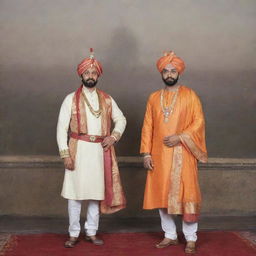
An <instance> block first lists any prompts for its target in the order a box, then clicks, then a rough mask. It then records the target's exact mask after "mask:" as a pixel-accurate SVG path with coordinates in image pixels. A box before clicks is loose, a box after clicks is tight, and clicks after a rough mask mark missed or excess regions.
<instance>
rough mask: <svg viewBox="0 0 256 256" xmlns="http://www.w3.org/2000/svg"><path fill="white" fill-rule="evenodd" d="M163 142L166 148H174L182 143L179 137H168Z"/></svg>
mask: <svg viewBox="0 0 256 256" xmlns="http://www.w3.org/2000/svg"><path fill="white" fill-rule="evenodd" d="M163 142H164V145H165V146H167V147H173V146H176V145H177V144H179V143H180V137H179V136H178V135H171V136H166V137H164V140H163Z"/></svg>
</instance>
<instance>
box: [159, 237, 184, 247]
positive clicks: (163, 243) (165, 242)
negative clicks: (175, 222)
mask: <svg viewBox="0 0 256 256" xmlns="http://www.w3.org/2000/svg"><path fill="white" fill-rule="evenodd" d="M178 243H179V241H178V239H175V240H172V239H170V238H166V237H165V238H164V239H163V240H162V241H161V242H160V243H159V244H156V248H158V249H160V248H165V247H167V246H169V245H176V244H178Z"/></svg>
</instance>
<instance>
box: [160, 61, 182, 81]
mask: <svg viewBox="0 0 256 256" xmlns="http://www.w3.org/2000/svg"><path fill="white" fill-rule="evenodd" d="M162 79H163V81H164V83H165V84H166V85H167V86H173V85H175V84H176V83H177V82H178V80H179V72H178V71H177V70H176V68H175V67H174V66H172V65H171V64H168V65H166V66H165V68H164V69H163V71H162Z"/></svg>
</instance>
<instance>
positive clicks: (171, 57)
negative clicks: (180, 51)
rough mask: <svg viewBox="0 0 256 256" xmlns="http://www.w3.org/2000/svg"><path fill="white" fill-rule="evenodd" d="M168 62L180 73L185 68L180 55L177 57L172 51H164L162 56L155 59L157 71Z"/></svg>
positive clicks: (161, 69)
mask: <svg viewBox="0 0 256 256" xmlns="http://www.w3.org/2000/svg"><path fill="white" fill-rule="evenodd" d="M168 64H171V65H172V66H174V67H175V68H176V69H177V71H178V72H179V73H180V74H181V73H182V72H183V71H184V69H185V63H184V61H183V60H182V59H181V58H180V57H178V56H177V55H176V54H175V53H174V52H173V51H170V52H165V53H164V56H163V57H161V58H160V59H159V60H158V61H157V63H156V66H157V69H158V70H159V72H162V71H163V69H164V68H165V67H166V65H168Z"/></svg>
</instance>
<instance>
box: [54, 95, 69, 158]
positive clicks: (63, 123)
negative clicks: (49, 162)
mask: <svg viewBox="0 0 256 256" xmlns="http://www.w3.org/2000/svg"><path fill="white" fill-rule="evenodd" d="M72 98H73V94H69V95H68V96H67V97H66V98H65V99H64V101H63V103H62V105H61V108H60V113H59V118H58V124H57V143H58V147H59V152H60V156H61V158H64V157H68V156H69V149H68V129H69V123H70V118H71V107H72Z"/></svg>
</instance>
